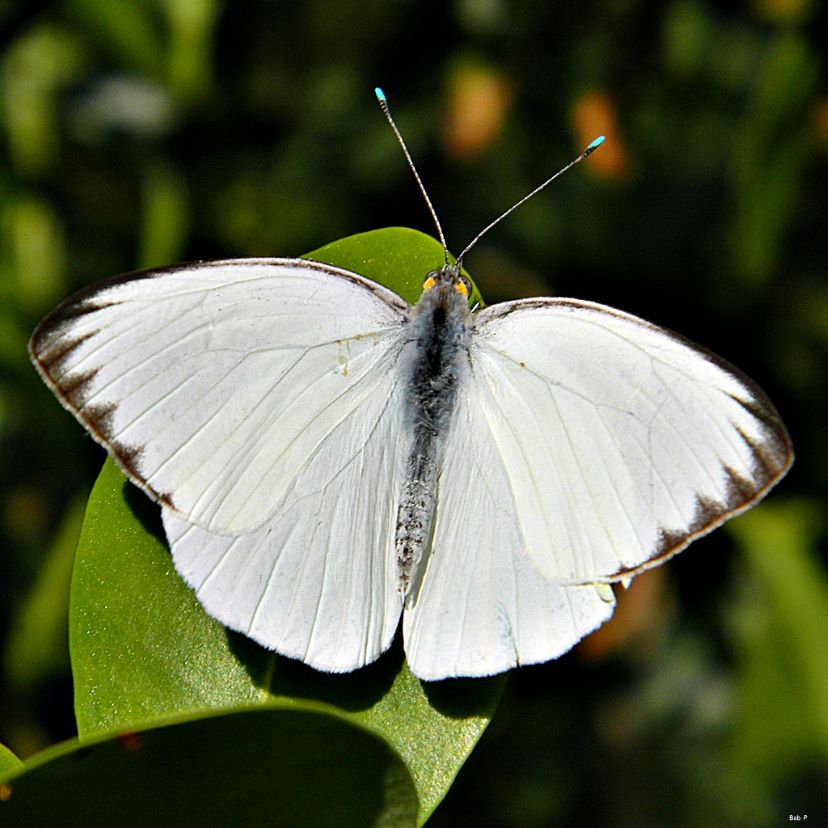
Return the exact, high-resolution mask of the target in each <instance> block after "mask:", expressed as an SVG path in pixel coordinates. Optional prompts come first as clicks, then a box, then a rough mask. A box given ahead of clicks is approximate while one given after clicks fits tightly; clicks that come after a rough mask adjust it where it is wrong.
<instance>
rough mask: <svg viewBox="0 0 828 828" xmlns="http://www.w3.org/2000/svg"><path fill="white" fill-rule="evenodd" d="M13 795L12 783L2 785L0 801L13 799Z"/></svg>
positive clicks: (0, 787) (0, 786)
mask: <svg viewBox="0 0 828 828" xmlns="http://www.w3.org/2000/svg"><path fill="white" fill-rule="evenodd" d="M11 795H12V786H11V785H0V802H8V801H9V800H10V799H11Z"/></svg>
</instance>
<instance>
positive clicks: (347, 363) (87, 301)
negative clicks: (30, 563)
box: [30, 259, 408, 534]
mask: <svg viewBox="0 0 828 828" xmlns="http://www.w3.org/2000/svg"><path fill="white" fill-rule="evenodd" d="M407 309H408V306H407V305H406V303H404V302H403V301H402V300H401V299H400V298H399V297H398V296H396V294H394V293H392V292H391V291H388V290H386V289H385V288H382V287H381V286H379V285H377V284H375V283H373V282H370V281H369V280H367V279H363V278H362V277H360V276H358V275H356V274H352V273H349V272H348V271H343V270H338V269H336V268H332V267H329V266H327V265H322V264H317V263H315V262H302V261H299V260H278V259H272V260H241V261H225V262H212V263H207V264H202V265H188V266H182V267H179V268H170V269H168V270H166V271H155V272H148V273H145V274H136V275H135V276H132V277H126V278H122V279H119V280H114V281H113V282H110V283H104V284H103V285H101V286H99V287H97V288H93V289H89V290H87V291H83V292H82V293H81V294H79V295H78V296H77V297H74V298H72V299H70V300H68V301H67V302H65V303H64V304H63V305H61V306H60V308H58V310H57V311H55V313H53V314H52V315H51V316H49V317H47V319H46V320H44V322H43V323H41V326H40V327H39V328H38V330H37V331H36V332H35V334H34V336H33V337H32V341H31V343H30V349H31V352H32V357H33V359H34V361H35V364H36V366H37V367H38V369H39V370H40V372H41V374H42V375H43V376H44V378H45V379H46V381H47V383H48V384H49V385H50V386H51V387H52V389H53V390H54V391H55V393H56V394H57V395H58V397H59V398H60V399H61V401H62V402H63V403H64V405H66V407H67V408H69V409H70V410H71V411H72V412H73V413H74V414H75V416H76V417H77V418H78V419H79V420H80V421H81V422H82V423H83V424H84V426H86V428H87V429H88V430H89V431H90V432H91V433H92V435H93V436H94V437H95V438H96V439H97V440H99V441H100V442H101V443H103V444H104V445H105V446H106V447H107V449H109V451H110V452H111V453H112V454H113V456H114V457H115V458H116V460H118V462H119V463H120V465H121V467H122V468H123V469H124V471H125V472H127V474H129V476H130V477H131V478H132V479H133V480H134V481H135V482H136V483H138V484H139V485H141V486H142V487H143V488H144V489H145V490H146V491H148V492H149V493H150V494H151V495H152V496H154V497H155V498H156V499H158V500H160V501H161V502H163V503H164V504H165V505H166V506H168V507H169V508H172V509H174V510H175V511H176V512H178V513H179V514H180V515H181V516H183V517H184V518H186V519H187V520H188V521H189V522H191V523H195V524H198V525H200V526H202V527H205V528H207V529H210V530H212V531H216V532H220V533H230V534H232V533H241V532H246V531H252V530H254V529H256V528H257V527H259V526H262V525H263V524H264V523H265V522H266V521H267V520H268V519H269V518H270V517H271V516H273V515H274V514H275V513H276V512H277V511H278V510H279V509H280V508H284V507H285V505H287V504H289V503H290V502H292V501H293V500H296V499H301V498H302V497H304V496H305V494H306V493H305V492H304V491H303V490H302V489H301V487H299V488H297V487H296V485H295V478H296V470H297V469H301V468H302V467H303V464H304V463H305V462H306V461H307V458H308V456H309V455H311V454H313V453H314V452H316V451H317V450H319V447H320V446H322V445H323V444H324V442H325V440H326V439H327V437H328V435H329V434H330V433H331V432H333V431H334V430H337V429H338V430H339V432H338V433H341V428H342V425H343V423H345V424H350V425H351V426H352V427H353V434H354V438H353V440H352V441H351V442H358V435H359V434H360V433H361V432H362V430H363V428H364V426H363V425H362V424H361V423H360V422H359V419H358V416H357V415H356V414H355V412H358V411H360V406H361V405H362V403H363V401H364V399H365V398H366V397H367V396H370V395H371V394H384V393H387V390H388V389H387V387H385V386H384V385H383V382H384V378H385V377H387V375H388V372H389V370H390V368H391V366H393V364H394V362H395V360H396V359H397V357H398V355H399V351H400V348H401V347H402V338H403V336H404V322H405V321H406V318H407Z"/></svg>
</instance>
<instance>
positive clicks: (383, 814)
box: [0, 708, 417, 828]
mask: <svg viewBox="0 0 828 828" xmlns="http://www.w3.org/2000/svg"><path fill="white" fill-rule="evenodd" d="M19 770H20V771H21V773H20V775H9V777H8V778H7V781H6V784H5V785H4V796H3V798H2V799H0V822H2V824H4V825H56V824H60V825H81V824H83V825H118V826H122V827H123V826H133V825H134V826H146V825H165V826H167V825H169V826H178V825H181V826H188V827H189V826H193V825H198V826H207V825H216V826H220V825H221V826H224V825H268V826H282V825H283V826H294V825H336V826H388V828H391V826H408V825H414V824H415V819H416V814H417V796H416V793H415V790H414V785H413V784H412V781H411V777H410V776H409V774H408V772H407V770H406V768H405V766H404V765H403V763H402V762H401V761H400V759H399V757H397V756H396V755H395V754H394V752H393V751H392V750H390V749H389V748H388V746H387V745H386V744H385V743H384V742H383V741H382V740H381V739H378V738H377V737H376V736H374V735H372V734H371V733H369V732H367V731H365V730H364V729H362V728H359V727H356V726H354V725H353V724H351V723H349V722H346V721H344V720H343V719H342V717H340V716H336V715H331V713H330V712H327V711H322V710H320V709H316V710H310V709H308V710H292V709H284V708H283V709H268V710H256V711H247V712H243V713H234V714H230V715H223V716H211V717H207V718H201V719H195V720H190V721H185V722H182V723H177V724H174V725H170V726H167V727H160V728H156V729H152V730H144V731H141V732H132V733H127V734H122V735H121V736H119V737H116V738H98V739H94V740H87V741H86V742H85V743H83V744H79V743H78V742H74V741H73V742H67V743H65V744H62V745H58V746H56V747H54V748H51V749H50V750H48V751H44V753H42V754H40V755H39V756H38V757H37V758H35V759H33V760H31V761H29V762H27V763H25V764H24V765H23V766H22V767H21V768H20V769H19ZM56 815H59V819H57V820H56Z"/></svg>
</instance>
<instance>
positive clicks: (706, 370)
mask: <svg viewBox="0 0 828 828" xmlns="http://www.w3.org/2000/svg"><path fill="white" fill-rule="evenodd" d="M383 102H384V101H383ZM446 258H447V257H446ZM30 352H31V356H32V359H33V361H34V364H35V366H36V367H37V369H38V371H39V372H40V374H41V376H42V377H43V379H44V380H45V381H46V383H47V384H48V385H49V387H50V388H51V389H52V390H53V391H54V393H55V394H56V395H57V397H58V399H59V400H60V401H61V402H62V403H63V405H64V406H65V407H66V408H67V409H69V410H70V411H71V412H72V413H73V414H74V415H75V416H76V417H77V418H78V420H79V421H80V422H81V423H82V424H83V425H84V427H85V428H86V429H87V430H88V431H89V432H90V434H91V435H92V436H93V437H94V438H95V439H96V440H97V441H98V442H100V443H101V444H102V445H103V446H105V447H106V449H107V450H108V451H109V452H110V454H111V455H112V456H113V457H114V458H115V460H116V461H117V462H118V464H119V465H120V467H121V469H122V470H123V471H124V472H125V473H126V474H127V475H128V477H129V478H130V479H131V480H132V481H133V482H134V483H135V484H136V485H138V486H139V487H141V488H142V489H143V490H144V491H145V492H146V493H147V494H148V495H149V496H150V497H152V498H153V499H154V500H156V501H158V502H159V503H160V504H161V506H162V513H163V520H164V527H165V530H166V533H167V538H168V540H169V544H170V548H171V550H172V556H173V560H174V562H175V566H176V569H177V570H178V572H179V573H180V574H181V576H182V577H183V578H184V579H185V580H186V582H187V583H188V584H190V586H192V588H193V589H194V590H195V592H196V594H197V596H198V599H199V601H200V602H201V603H202V605H203V606H204V608H205V609H206V610H207V612H208V613H209V614H210V615H212V616H214V617H215V618H217V619H218V620H219V621H221V622H222V623H223V624H225V625H226V626H228V627H230V628H232V629H235V630H239V631H241V632H243V633H244V634H245V635H248V636H249V637H251V638H252V639H254V640H256V641H257V642H259V643H260V644H262V645H264V646H265V647H268V648H271V649H273V650H276V651H277V652H279V653H282V654H284V655H287V656H291V657H294V658H299V659H301V660H302V661H304V662H306V663H307V664H309V665H311V666H313V667H315V668H317V669H320V670H327V671H332V672H342V671H349V670H354V669H356V668H358V667H361V666H363V665H365V664H367V663H369V662H371V661H373V660H375V659H376V658H378V657H379V656H380V654H381V653H382V652H383V651H384V650H386V649H387V648H388V646H389V645H390V643H391V640H392V638H393V636H394V634H395V631H396V629H397V627H398V624H399V621H400V616H401V615H402V616H403V632H404V638H405V651H406V656H407V659H408V663H409V665H410V667H411V669H412V671H413V672H414V673H415V674H416V675H417V676H419V677H420V678H422V679H427V680H431V679H442V678H446V677H451V676H485V675H490V674H493V673H497V672H501V671H503V670H507V669H509V668H510V667H513V666H515V665H517V664H531V663H535V662H542V661H546V660H548V659H551V658H555V657H556V656H558V655H560V654H562V653H563V652H565V651H566V650H568V649H569V648H571V647H572V646H573V645H574V644H575V643H577V642H578V641H579V640H580V639H581V638H582V637H583V636H584V635H586V634H587V633H589V632H590V631H592V630H593V629H595V628H596V627H597V626H599V625H600V624H601V623H603V622H604V621H605V620H606V619H607V618H609V616H610V615H611V614H612V610H613V598H612V594H611V592H610V590H609V589H608V588H607V587H605V586H602V585H605V584H607V583H609V582H614V581H619V580H624V579H627V578H629V577H631V576H633V575H635V574H636V573H638V572H640V571H642V570H644V569H646V568H648V567H651V566H655V565H657V564H658V563H661V562H662V561H664V560H666V559H667V558H669V557H670V556H672V555H674V554H675V553H676V552H678V551H680V550H681V549H683V548H684V547H685V546H687V544H689V543H690V542H691V541H692V540H694V539H695V538H697V537H699V536H701V535H703V534H705V533H707V532H709V531H711V530H712V529H713V528H715V527H716V526H718V525H720V524H721V523H723V522H724V521H725V520H727V519H728V518H729V517H732V516H733V515H735V514H738V513H739V512H742V511H744V510H745V509H747V508H749V507H750V506H752V505H753V504H755V503H756V502H757V501H758V500H759V499H761V498H762V497H763V496H764V495H765V494H766V493H767V492H768V490H769V489H770V488H771V487H772V486H773V485H774V484H775V483H776V482H777V481H778V480H779V479H780V478H781V477H782V476H783V475H784V474H785V472H786V471H787V469H788V468H789V466H790V464H791V462H792V453H791V446H790V441H789V438H788V435H787V433H786V431H785V427H784V425H783V424H782V422H781V420H780V418H779V416H778V414H777V413H776V410H775V409H774V407H773V406H772V404H771V403H770V401H769V400H768V399H767V397H766V396H765V395H764V394H763V392H762V391H761V390H760V389H759V388H758V387H757V386H756V385H755V384H754V383H753V382H752V381H751V380H750V379H748V378H747V377H746V376H744V375H743V374H741V373H740V372H739V371H737V370H736V369H735V368H733V367H732V366H730V365H728V364H727V363H726V362H724V361H723V360H721V359H719V358H718V357H716V356H714V355H713V354H711V353H709V352H707V351H705V350H703V349H701V348H699V347H698V346H696V345H693V344H692V343H690V342H688V341H687V340H685V339H682V338H681V337H679V336H677V335H675V334H673V333H670V332H668V331H666V330H663V329H661V328H657V327H655V326H653V325H651V324H649V323H647V322H645V321H643V320H641V319H638V318H636V317H634V316H630V315H628V314H625V313H622V312H621V311H617V310H613V309H612V308H608V307H604V306H602V305H598V304H594V303H591V302H583V301H578V300H575V299H548V298H539V299H529V300H521V301H515V302H506V303H503V304H498V305H494V306H491V307H488V308H485V309H483V310H478V309H470V307H469V283H468V281H467V280H466V279H465V277H464V276H463V275H462V274H461V272H460V265H459V264H457V265H450V264H449V263H448V260H447V261H446V263H445V264H444V265H443V267H441V268H440V269H439V270H437V271H434V272H432V273H430V274H428V277H427V279H426V282H425V289H424V292H423V295H422V298H421V299H420V301H419V302H418V303H417V304H416V305H415V306H413V307H412V306H410V305H409V304H408V303H407V302H405V301H404V300H403V299H401V298H400V297H399V296H397V295H396V294H395V293H393V292H392V291H390V290H388V289H386V288H384V287H383V286H381V285H379V284H376V283H375V282H372V281H370V280H369V279H366V278H364V277H362V276H360V275H358V274H356V273H352V272H350V271H347V270H342V269H339V268H335V267H332V266H329V265H325V264H320V263H316V262H311V261H305V260H300V259H238V260H229V261H219V262H208V263H203V264H190V265H180V266H175V267H169V268H165V269H162V270H154V271H145V272H143V273H137V274H130V275H127V276H123V277H120V278H117V279H114V280H110V281H108V282H104V283H101V284H99V285H96V286H92V287H90V288H87V289H85V290H82V291H80V292H79V293H77V294H75V295H74V296H73V297H71V298H70V299H68V300H66V301H65V302H64V303H63V304H62V305H60V306H59V307H58V308H57V309H56V310H55V311H54V312H53V313H52V314H50V315H49V316H48V317H46V319H45V320H44V321H43V322H42V323H41V324H40V326H39V327H38V328H37V330H36V331H35V333H34V334H33V336H32V339H31V342H30Z"/></svg>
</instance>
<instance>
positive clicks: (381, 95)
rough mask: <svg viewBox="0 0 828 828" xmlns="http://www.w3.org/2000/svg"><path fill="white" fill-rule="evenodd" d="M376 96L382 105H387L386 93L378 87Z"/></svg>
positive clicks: (375, 90)
mask: <svg viewBox="0 0 828 828" xmlns="http://www.w3.org/2000/svg"><path fill="white" fill-rule="evenodd" d="M374 94H375V95H376V96H377V100H378V101H379V102H380V103H385V92H383V91H382V89H380V88H379V87H378V86H375V87H374Z"/></svg>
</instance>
